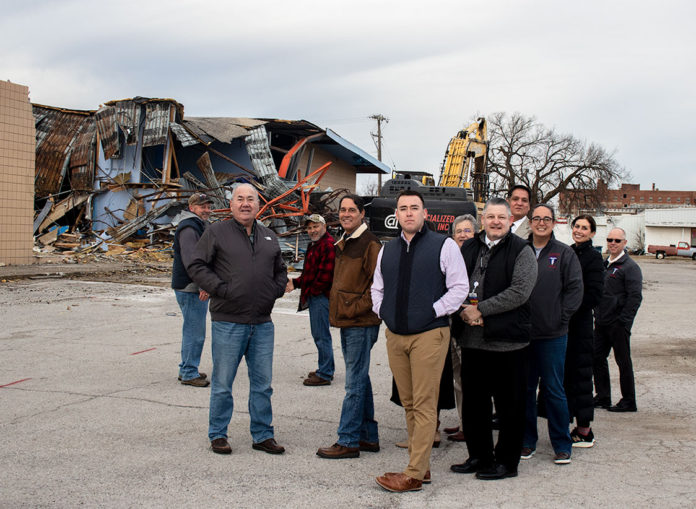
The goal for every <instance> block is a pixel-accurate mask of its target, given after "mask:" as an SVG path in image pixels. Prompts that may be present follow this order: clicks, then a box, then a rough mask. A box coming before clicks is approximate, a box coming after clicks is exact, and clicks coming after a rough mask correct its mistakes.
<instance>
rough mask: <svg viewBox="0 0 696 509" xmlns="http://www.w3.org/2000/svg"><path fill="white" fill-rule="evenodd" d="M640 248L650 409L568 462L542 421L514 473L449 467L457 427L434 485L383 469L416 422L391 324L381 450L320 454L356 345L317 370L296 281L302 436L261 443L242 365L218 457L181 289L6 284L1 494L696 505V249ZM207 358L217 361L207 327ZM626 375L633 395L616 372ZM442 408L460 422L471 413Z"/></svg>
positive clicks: (278, 420)
mask: <svg viewBox="0 0 696 509" xmlns="http://www.w3.org/2000/svg"><path fill="white" fill-rule="evenodd" d="M640 264H641V267H642V269H643V273H644V278H645V284H644V301H643V306H642V307H641V310H640V311H639V313H638V318H637V321H636V324H635V326H634V335H633V337H632V343H633V352H634V365H635V369H636V382H637V391H638V396H637V399H638V407H639V411H638V413H636V414H611V413H608V412H606V411H602V410H599V411H598V412H597V413H596V416H595V422H594V423H593V430H594V433H595V435H596V437H597V443H596V445H595V447H593V448H592V449H586V450H574V451H573V452H574V453H573V458H572V463H571V464H570V465H566V466H558V465H555V464H553V462H552V450H551V447H550V444H549V441H548V435H547V433H546V431H545V421H540V426H539V429H540V437H541V439H540V442H539V445H538V452H537V454H536V456H534V457H533V458H532V459H531V460H528V461H523V462H522V463H521V465H520V470H519V477H517V478H514V479H507V480H504V481H493V482H484V481H478V480H476V479H474V478H473V477H472V476H466V475H461V474H455V473H452V472H450V470H449V466H450V465H451V464H453V463H461V462H463V461H464V460H465V459H466V458H467V453H466V447H465V445H464V444H462V443H453V442H448V441H447V440H445V439H444V435H443V440H442V445H441V447H440V448H438V449H433V453H432V460H431V469H432V476H433V483H432V484H431V485H429V486H425V487H424V489H423V491H421V492H417V493H406V494H392V493H388V492H385V491H383V490H382V489H381V488H379V486H377V484H376V483H375V481H374V478H375V476H377V475H380V474H382V473H383V472H385V471H399V470H401V469H402V468H403V467H404V466H405V465H406V462H407V453H406V451H404V450H402V449H398V448H396V447H395V446H394V443H395V442H397V441H400V440H402V439H404V438H405V436H406V435H405V423H404V417H403V411H402V409H401V408H399V407H397V406H395V405H394V404H392V403H391V402H390V401H389V395H390V390H391V373H390V371H389V367H388V363H387V356H386V350H385V343H384V334H383V331H382V333H381V337H380V341H379V342H378V343H377V344H376V345H375V347H374V349H373V358H372V365H371V377H372V383H373V387H374V392H375V407H376V410H375V413H376V418H377V420H378V421H379V424H380V441H381V445H382V450H381V451H380V452H379V453H376V454H375V453H362V455H361V457H360V458H358V459H350V460H325V459H321V458H318V457H317V456H316V455H315V452H316V449H317V448H318V447H320V446H328V445H331V444H332V443H334V442H335V440H336V428H337V425H338V420H339V414H340V408H341V401H342V398H343V382H344V368H343V365H342V364H343V359H342V356H341V353H340V342H339V341H338V333H337V331H333V333H334V350H335V353H336V364H337V373H336V378H335V380H334V383H333V385H331V386H328V387H304V386H303V385H302V383H301V382H302V379H303V376H304V375H305V374H306V373H307V372H308V371H309V370H311V369H314V368H315V367H316V366H315V362H316V349H315V347H314V344H313V342H312V340H311V336H310V334H309V319H308V316H307V315H306V314H304V313H301V314H298V313H296V312H295V309H296V306H297V300H296V299H297V293H298V292H295V293H294V294H291V295H290V296H286V297H285V298H283V299H281V300H280V301H278V302H277V305H276V309H275V312H274V315H273V319H274V322H275V324H276V347H275V361H274V378H273V380H274V383H273V386H274V395H273V408H274V425H275V430H276V439H277V440H278V442H279V443H281V444H282V445H284V446H285V447H286V448H287V452H286V453H285V454H284V455H282V456H271V455H268V454H264V453H263V452H259V451H254V450H252V449H251V437H250V435H249V416H248V410H247V393H248V381H247V374H246V367H245V365H244V364H242V367H241V368H240V371H239V374H238V377H237V381H236V383H235V390H234V395H235V403H236V408H235V413H234V416H233V418H232V422H231V424H230V428H229V436H230V443H231V445H232V447H233V454H232V455H231V456H220V455H216V454H213V453H212V452H211V451H210V449H209V443H208V440H207V435H206V431H207V420H208V397H209V389H201V388H194V387H188V386H183V385H181V384H179V383H178V382H177V379H176V377H177V364H178V362H179V358H178V356H179V347H180V326H181V316H180V312H179V309H178V307H177V304H176V301H175V299H174V295H173V292H172V291H171V290H169V289H167V288H164V287H162V286H151V285H133V284H121V283H118V282H94V281H87V280H78V281H75V280H68V279H64V278H60V279H52V278H51V279H33V280H32V279H24V280H16V281H9V282H6V283H2V284H0V324H2V327H1V328H0V358H1V359H2V364H1V367H0V451H1V452H0V471H2V475H1V476H0V506H2V507H75V506H86V507H97V506H99V507H135V506H137V507H332V508H340V507H426V506H427V507H444V508H447V507H470V506H472V507H588V506H596V507H597V506H598V507H605V506H612V507H626V506H632V507H694V506H696V467H695V464H696V463H695V462H694V460H693V457H694V452H693V451H694V450H695V448H696V384H695V383H694V381H695V375H696V339H695V334H694V329H695V326H696V319H695V318H694V311H695V308H694V305H693V289H694V288H695V287H696V263H693V262H691V261H681V260H678V261H674V262H672V261H669V260H666V261H661V262H660V261H655V260H652V259H647V258H646V259H642V260H641V261H640ZM0 276H2V274H0ZM165 279H166V277H165ZM611 368H612V381H614V380H615V379H616V376H617V375H616V370H615V366H614V365H612V366H611ZM201 369H202V370H203V371H205V372H207V373H210V369H211V361H210V344H209V341H208V340H207V341H206V347H205V350H204V354H203V361H202V365H201ZM613 391H614V395H615V398H614V399H616V400H618V383H616V384H614V386H613ZM441 419H442V423H443V426H444V427H447V426H452V425H455V424H456V413H455V411H454V410H451V411H445V412H443V414H442V416H441Z"/></svg>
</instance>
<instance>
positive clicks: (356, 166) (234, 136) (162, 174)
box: [32, 97, 389, 248]
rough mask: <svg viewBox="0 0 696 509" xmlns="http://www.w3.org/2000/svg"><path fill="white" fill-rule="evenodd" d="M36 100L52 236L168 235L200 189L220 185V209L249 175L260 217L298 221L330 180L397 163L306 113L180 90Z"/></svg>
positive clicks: (39, 204)
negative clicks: (196, 99) (206, 104)
mask: <svg viewBox="0 0 696 509" xmlns="http://www.w3.org/2000/svg"><path fill="white" fill-rule="evenodd" d="M32 106H33V114H34V120H35V126H36V179H35V204H36V210H37V215H36V219H35V222H34V235H35V236H36V238H37V240H38V241H39V242H40V243H41V244H44V245H46V244H50V243H54V244H55V243H56V242H58V245H62V246H63V247H66V248H70V247H75V246H74V245H80V246H82V247H84V246H85V236H89V235H90V234H94V237H93V238H92V239H91V240H90V242H92V244H94V243H99V242H102V241H104V240H106V239H108V240H109V241H114V242H121V241H124V240H125V239H128V238H130V237H132V236H133V235H135V234H136V233H139V234H140V235H141V236H142V235H143V234H147V235H149V238H150V241H151V242H152V241H153V238H155V237H157V236H158V235H160V234H161V236H162V237H163V238H165V239H166V238H169V239H171V224H172V221H173V219H174V217H175V216H176V215H177V213H178V212H179V211H180V210H181V209H182V208H184V206H185V203H186V200H187V198H188V196H190V194H191V193H192V192H195V191H199V190H203V191H205V192H207V193H209V194H210V195H211V196H213V197H214V199H215V203H214V206H215V207H216V208H217V209H218V217H223V216H225V215H226V213H227V209H228V201H227V195H226V193H228V192H229V190H230V188H231V185H232V184H233V183H235V182H240V181H244V182H249V183H252V184H253V185H254V186H255V187H256V188H257V189H258V190H259V193H260V195H261V197H262V207H263V208H262V211H261V214H260V219H262V220H265V222H267V223H271V224H272V225H273V226H275V227H276V228H278V229H279V231H280V233H283V232H290V233H292V232H294V231H296V230H297V227H298V225H299V224H300V221H301V217H302V216H303V215H305V214H307V213H312V212H325V210H324V209H325V208H326V206H327V204H328V202H330V200H331V198H332V197H334V196H332V194H331V191H337V190H350V191H353V192H354V191H355V181H356V174H358V173H387V172H388V171H389V169H388V167H387V166H386V165H384V164H383V163H381V162H380V161H378V160H376V159H375V158H374V157H372V156H371V155H369V154H367V153H366V152H364V151H363V150H361V149H360V148H358V147H356V146H354V145H352V144H351V143H350V142H348V141H347V140H345V139H343V138H341V137H340V136H339V135H338V134H336V133H335V132H333V131H331V130H329V129H322V128H320V127H318V126H316V125H314V124H312V123H311V122H308V121H306V120H281V119H267V118H233V117H185V116H184V107H183V105H181V104H180V103H178V102H177V101H175V100H174V99H153V98H144V97H135V98H132V99H123V100H116V101H110V102H107V103H105V104H104V105H102V106H101V107H100V108H99V109H97V110H70V109H65V108H58V107H53V106H44V105H40V104H34V105H32ZM66 229H67V232H64V230H66ZM61 234H63V235H68V237H67V241H66V238H65V237H63V239H62V240H63V242H62V244H61V243H60V242H59V241H60V240H61V239H60V237H59V236H60V235H61ZM70 235H72V237H70ZM100 239H101V240H100Z"/></svg>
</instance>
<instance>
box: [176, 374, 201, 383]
mask: <svg viewBox="0 0 696 509" xmlns="http://www.w3.org/2000/svg"><path fill="white" fill-rule="evenodd" d="M198 376H200V377H201V378H208V375H206V374H205V373H203V372H202V371H199V372H198ZM177 380H179V381H180V382H181V375H179V378H177Z"/></svg>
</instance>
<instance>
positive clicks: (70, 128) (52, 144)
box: [34, 109, 85, 197]
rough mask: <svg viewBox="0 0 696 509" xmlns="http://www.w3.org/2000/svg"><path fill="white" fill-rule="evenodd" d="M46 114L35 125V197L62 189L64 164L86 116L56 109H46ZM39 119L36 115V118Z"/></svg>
mask: <svg viewBox="0 0 696 509" xmlns="http://www.w3.org/2000/svg"><path fill="white" fill-rule="evenodd" d="M44 111H45V113H46V115H45V116H44V117H42V118H41V120H40V121H39V124H38V125H37V127H36V131H37V147H36V177H35V184H34V191H35V193H36V196H38V197H44V196H48V195H51V194H55V193H57V192H58V191H60V188H61V185H62V182H63V177H64V174H63V166H64V164H65V162H66V159H67V158H68V157H69V155H70V150H71V146H72V143H73V142H74V139H75V137H76V136H77V135H78V134H79V132H80V129H81V127H82V123H83V122H84V120H85V116H84V115H77V114H71V113H66V112H62V111H56V110H49V109H47V110H44ZM35 118H36V117H35Z"/></svg>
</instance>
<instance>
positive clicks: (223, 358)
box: [208, 321, 274, 443]
mask: <svg viewBox="0 0 696 509" xmlns="http://www.w3.org/2000/svg"><path fill="white" fill-rule="evenodd" d="M212 330H213V334H212V336H213V339H212V349H213V375H212V384H211V386H210V418H209V425H208V438H210V440H211V441H212V440H215V439H216V438H227V426H228V425H229V424H230V419H231V418H232V410H233V409H234V399H233V398H232V383H233V382H234V378H235V376H236V375H237V368H238V367H239V363H240V362H241V361H242V356H244V357H246V363H247V371H248V373H249V417H250V421H251V422H250V425H249V429H250V430H251V436H252V438H253V440H254V443H259V442H263V441H264V440H267V439H269V438H273V426H272V425H271V422H272V421H273V410H272V408H271V394H273V389H272V388H271V377H272V375H273V332H274V327H273V322H266V323H259V324H254V325H249V324H243V323H232V322H219V321H214V322H213V323H212Z"/></svg>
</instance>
